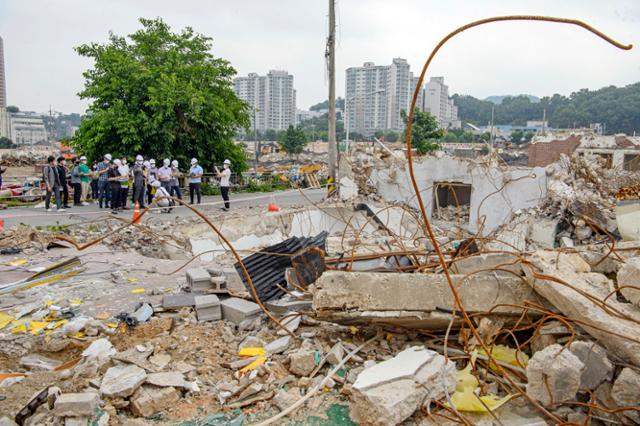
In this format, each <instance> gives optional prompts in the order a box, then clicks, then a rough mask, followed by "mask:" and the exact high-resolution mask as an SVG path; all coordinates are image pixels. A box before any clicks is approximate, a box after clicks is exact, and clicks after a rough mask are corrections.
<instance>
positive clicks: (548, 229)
mask: <svg viewBox="0 0 640 426" xmlns="http://www.w3.org/2000/svg"><path fill="white" fill-rule="evenodd" d="M559 223H560V221H559V220H558V219H545V218H540V217H536V218H532V219H531V224H530V228H529V240H531V242H533V243H535V244H536V245H538V247H540V248H553V247H555V242H556V235H557V233H558V224H559Z"/></svg>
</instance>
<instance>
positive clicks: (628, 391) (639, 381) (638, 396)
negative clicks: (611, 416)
mask: <svg viewBox="0 0 640 426" xmlns="http://www.w3.org/2000/svg"><path fill="white" fill-rule="evenodd" d="M611 398H612V399H613V400H614V401H615V403H616V404H617V405H618V406H619V407H634V406H637V405H638V402H639V401H640V374H638V373H636V372H635V371H634V370H632V369H631V368H628V367H626V368H623V369H622V371H621V372H620V374H619V375H618V377H617V378H616V381H615V382H614V383H613V387H612V388H611ZM622 414H623V415H624V416H625V417H627V418H629V419H631V420H633V421H634V422H636V423H640V413H638V412H637V411H634V410H628V411H623V412H622Z"/></svg>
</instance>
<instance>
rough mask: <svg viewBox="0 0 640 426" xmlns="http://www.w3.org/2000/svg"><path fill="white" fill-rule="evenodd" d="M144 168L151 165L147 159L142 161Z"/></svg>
mask: <svg viewBox="0 0 640 426" xmlns="http://www.w3.org/2000/svg"><path fill="white" fill-rule="evenodd" d="M142 164H143V165H144V166H145V167H146V168H149V167H151V163H150V162H148V161H145V162H144V163H142Z"/></svg>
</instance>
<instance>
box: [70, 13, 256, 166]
mask: <svg viewBox="0 0 640 426" xmlns="http://www.w3.org/2000/svg"><path fill="white" fill-rule="evenodd" d="M140 23H141V24H142V29H140V30H138V31H137V32H135V33H134V34H131V35H129V36H128V38H125V37H120V36H117V35H115V34H112V33H111V34H110V35H109V42H108V43H106V44H98V43H90V44H84V45H82V46H79V47H77V48H76V51H77V52H78V54H79V55H81V56H83V57H86V58H90V59H92V60H93V61H94V66H93V68H91V69H89V70H87V71H86V72H85V73H84V77H85V87H84V90H82V92H80V93H79V96H80V97H81V98H82V99H90V100H91V103H90V105H89V108H88V113H87V115H86V116H85V117H83V120H82V122H81V124H80V129H79V130H78V132H77V133H76V135H75V137H74V138H73V144H74V146H75V148H76V149H77V150H78V151H79V152H82V153H83V154H85V155H88V156H90V157H91V158H100V157H102V155H103V154H105V153H107V152H109V153H111V154H114V155H118V156H120V155H128V156H133V155H135V154H142V155H145V156H148V157H154V158H175V159H177V160H179V161H180V162H181V163H182V164H188V162H189V160H190V159H191V158H192V157H196V158H198V159H199V161H200V164H201V165H202V166H204V167H210V166H211V165H212V164H214V163H221V162H222V160H224V159H225V158H228V159H230V160H231V162H232V164H233V168H234V170H236V171H242V170H244V169H246V155H245V153H244V150H243V149H242V147H241V146H239V145H236V144H235V143H234V141H233V139H234V135H235V133H236V130H237V129H238V128H244V129H245V130H246V131H247V133H249V132H250V131H251V129H249V123H250V121H249V115H248V107H247V105H246V103H245V102H243V101H241V100H240V99H238V97H237V96H236V95H235V93H234V91H233V82H232V78H233V76H234V75H235V74H236V71H235V70H234V69H233V67H232V66H231V65H230V63H229V62H228V61H227V60H225V59H222V58H216V57H214V56H213V55H212V54H211V53H210V51H211V45H212V41H211V38H209V37H206V36H203V35H200V34H197V33H195V32H194V31H193V30H192V29H191V28H188V27H187V28H185V29H183V30H182V31H181V32H180V33H175V32H172V31H171V28H170V27H169V26H168V25H167V24H165V23H164V22H163V21H162V19H160V18H157V19H154V20H149V19H140Z"/></svg>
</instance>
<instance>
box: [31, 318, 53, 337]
mask: <svg viewBox="0 0 640 426" xmlns="http://www.w3.org/2000/svg"><path fill="white" fill-rule="evenodd" d="M49 324H51V322H50V321H29V326H28V327H27V329H28V330H29V333H31V334H33V335H36V334H40V332H41V331H42V330H44V329H45V328H47V326H48V325H49Z"/></svg>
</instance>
